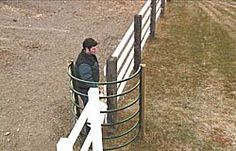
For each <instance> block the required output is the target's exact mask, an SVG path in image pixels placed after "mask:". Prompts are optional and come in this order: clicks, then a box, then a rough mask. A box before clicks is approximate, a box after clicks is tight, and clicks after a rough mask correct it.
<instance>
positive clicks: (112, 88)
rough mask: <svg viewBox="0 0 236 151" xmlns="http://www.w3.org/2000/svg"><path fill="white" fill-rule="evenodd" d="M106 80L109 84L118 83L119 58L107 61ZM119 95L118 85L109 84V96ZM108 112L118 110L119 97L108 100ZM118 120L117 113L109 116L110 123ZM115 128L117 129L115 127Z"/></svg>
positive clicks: (110, 58)
mask: <svg viewBox="0 0 236 151" xmlns="http://www.w3.org/2000/svg"><path fill="white" fill-rule="evenodd" d="M106 80H107V82H111V81H117V58H116V57H111V56H110V57H109V58H108V59H107V67H106ZM115 94H117V84H108V85H107V96H110V95H115ZM107 105H108V110H113V109H117V97H113V98H108V99H107ZM117 120H118V118H117V112H113V113H109V114H108V123H116V122H117ZM113 128H116V126H114V127H113Z"/></svg>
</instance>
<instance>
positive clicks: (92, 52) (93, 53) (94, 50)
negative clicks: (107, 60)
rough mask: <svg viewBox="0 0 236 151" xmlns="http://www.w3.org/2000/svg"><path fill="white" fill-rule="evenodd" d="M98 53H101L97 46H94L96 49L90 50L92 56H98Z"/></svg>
mask: <svg viewBox="0 0 236 151" xmlns="http://www.w3.org/2000/svg"><path fill="white" fill-rule="evenodd" d="M98 51H99V49H98V47H97V46H94V47H91V48H90V51H89V52H90V54H92V55H95V54H97V53H98Z"/></svg>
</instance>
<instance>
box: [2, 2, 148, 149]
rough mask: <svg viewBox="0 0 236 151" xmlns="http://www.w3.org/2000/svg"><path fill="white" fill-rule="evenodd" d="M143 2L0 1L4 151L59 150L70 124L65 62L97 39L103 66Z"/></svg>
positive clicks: (70, 116)
mask: <svg viewBox="0 0 236 151" xmlns="http://www.w3.org/2000/svg"><path fill="white" fill-rule="evenodd" d="M143 3H144V2H143V1H126V0H119V1H118V0H117V1H97V0H93V1H71V2H67V1H21V2H19V1H18V2H17V1H1V2H0V31H1V32H0V89H1V92H0V103H1V106H0V150H1V151H33V150H34V151H53V150H55V146H56V143H57V141H58V139H59V138H60V137H61V136H66V135H67V134H68V132H69V130H70V128H71V124H72V122H71V119H72V115H71V113H70V101H69V98H70V95H69V90H68V84H67V82H68V77H67V74H66V69H67V61H68V60H70V59H71V58H72V59H73V58H75V57H76V56H77V54H78V53H79V51H80V49H81V42H82V41H83V39H84V38H85V37H94V38H96V39H97V40H98V41H99V42H100V49H101V52H100V53H99V61H100V62H101V68H102V67H103V65H104V63H105V59H106V58H107V57H108V56H109V55H110V54H111V53H112V52H113V50H114V48H115V47H116V45H117V44H118V42H119V40H120V39H121V38H122V36H123V34H124V33H125V31H126V29H127V28H128V26H129V25H130V23H131V21H132V19H133V16H134V15H135V13H137V12H138V11H139V9H140V7H141V6H142V5H143ZM101 74H102V73H101Z"/></svg>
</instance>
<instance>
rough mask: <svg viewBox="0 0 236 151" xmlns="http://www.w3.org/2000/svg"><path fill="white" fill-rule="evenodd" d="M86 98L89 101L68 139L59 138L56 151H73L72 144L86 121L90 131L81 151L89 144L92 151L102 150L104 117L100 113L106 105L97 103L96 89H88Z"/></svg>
mask: <svg viewBox="0 0 236 151" xmlns="http://www.w3.org/2000/svg"><path fill="white" fill-rule="evenodd" d="M88 97H89V101H88V103H87V105H86V106H85V108H84V110H83V112H82V113H81V115H80V117H79V119H78V120H77V121H76V124H75V126H74V128H73V129H72V131H71V133H70V135H69V136H68V138H61V139H60V140H59V142H58V143H57V151H73V146H74V143H75V142H76V139H77V138H78V136H79V134H80V132H81V130H82V128H83V126H84V125H85V123H86V120H88V122H89V123H91V130H90V132H89V133H88V136H87V138H86V140H85V142H84V144H83V146H82V148H81V151H87V150H88V149H89V146H90V145H91V143H92V148H93V150H94V151H102V150H103V146H102V130H101V124H102V123H103V121H104V119H105V117H106V115H105V114H101V113H100V111H105V110H107V105H106V104H105V103H103V102H100V101H99V89H98V88H90V89H89V91H88Z"/></svg>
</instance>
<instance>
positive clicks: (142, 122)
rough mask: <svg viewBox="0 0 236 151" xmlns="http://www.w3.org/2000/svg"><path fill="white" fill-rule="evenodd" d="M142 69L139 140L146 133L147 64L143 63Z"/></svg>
mask: <svg viewBox="0 0 236 151" xmlns="http://www.w3.org/2000/svg"><path fill="white" fill-rule="evenodd" d="M140 66H141V71H140V87H139V95H140V101H139V124H140V125H139V128H140V133H139V140H142V139H143V137H144V133H145V121H144V115H145V67H146V65H145V64H141V65H140Z"/></svg>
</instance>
